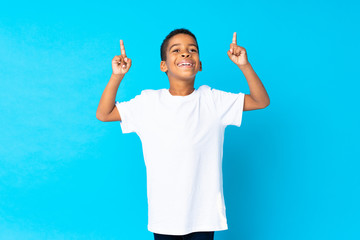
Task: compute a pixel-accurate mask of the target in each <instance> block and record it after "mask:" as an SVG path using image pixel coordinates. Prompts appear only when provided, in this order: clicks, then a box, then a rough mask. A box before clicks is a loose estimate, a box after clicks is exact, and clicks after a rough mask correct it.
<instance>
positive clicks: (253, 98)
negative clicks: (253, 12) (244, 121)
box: [228, 33, 270, 111]
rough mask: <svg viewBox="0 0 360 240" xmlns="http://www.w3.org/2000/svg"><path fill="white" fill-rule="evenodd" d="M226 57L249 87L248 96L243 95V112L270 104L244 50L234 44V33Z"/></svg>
mask: <svg viewBox="0 0 360 240" xmlns="http://www.w3.org/2000/svg"><path fill="white" fill-rule="evenodd" d="M228 56H229V58H230V59H231V60H232V61H233V62H234V63H235V64H236V65H237V66H238V67H239V68H240V70H241V71H242V72H243V74H244V76H245V78H246V80H247V82H248V85H249V89H250V95H249V94H245V100H244V111H249V110H256V109H261V108H265V107H267V106H268V105H269V104H270V98H269V95H268V94H267V92H266V90H265V88H264V86H263V84H262V82H261V80H260V78H259V77H258V76H257V74H256V73H255V71H254V69H253V68H252V66H251V64H250V63H249V61H248V59H247V54H246V50H245V48H243V47H240V46H238V45H237V44H236V33H234V36H233V42H232V43H231V44H230V50H229V51H228Z"/></svg>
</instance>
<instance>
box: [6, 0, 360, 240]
mask: <svg viewBox="0 0 360 240" xmlns="http://www.w3.org/2000/svg"><path fill="white" fill-rule="evenodd" d="M0 9H1V10H0V81H1V82H0V86H1V90H0V109H1V115H0V133H1V137H0V239H4V240H13V239H16V240H18V239H19V240H20V239H21V240H23V239H29V240H33V239H34V240H35V239H52V240H59V239H79V240H80V239H81V240H83V239H84V240H85V239H87V240H88V239H93V240H100V239H107V240H109V239H153V236H152V233H150V232H149V231H148V230H147V197H146V171H145V170H146V169H145V164H144V162H143V155H142V149H141V141H140V139H139V137H138V136H137V135H136V134H135V133H131V134H122V132H121V128H120V125H119V122H107V123H104V122H101V121H99V120H97V119H96V109H97V106H98V104H99V100H100V97H101V94H102V92H103V90H104V88H105V86H106V84H107V82H108V81H109V78H110V75H111V72H112V69H111V60H112V58H113V57H114V56H115V55H119V54H120V46H119V39H123V40H124V44H125V48H126V51H127V55H128V57H129V58H131V59H132V60H133V65H132V68H131V70H130V72H129V73H128V74H127V76H126V78H125V79H124V80H123V81H122V83H121V85H120V88H119V91H118V94H117V97H116V100H118V101H126V100H130V99H131V98H133V97H134V96H135V95H136V94H139V93H140V92H141V90H143V89H160V88H168V87H169V82H168V79H167V78H166V76H165V74H164V73H162V72H161V71H160V68H159V65H160V51H159V50H160V44H161V42H162V40H163V39H164V38H165V36H166V35H167V34H168V33H169V32H170V31H171V30H173V29H175V28H179V27H185V28H188V29H190V30H191V31H192V32H194V34H195V35H196V36H197V38H198V43H199V46H200V57H201V60H202V62H203V72H200V73H199V74H198V76H197V77H196V82H195V87H196V88H198V87H199V86H200V85H203V84H206V85H209V86H211V87H213V88H217V89H220V90H224V91H229V92H233V93H238V92H244V93H247V94H248V93H249V88H248V85H247V81H246V79H245V78H244V76H243V74H242V72H241V71H240V70H239V69H238V68H237V67H236V66H235V65H234V64H233V63H232V62H231V61H230V60H229V58H228V56H227V54H226V51H227V50H228V49H229V46H230V43H231V40H232V34H233V32H234V31H236V32H237V35H238V45H240V46H243V47H245V48H246V50H247V52H248V58H249V61H250V63H251V64H252V66H253V68H254V69H255V71H256V73H257V74H258V76H259V77H260V79H261V80H262V82H263V84H264V86H265V88H266V90H267V92H268V94H269V96H270V99H271V103H270V106H269V107H267V108H266V109H262V110H256V111H248V112H244V115H243V122H242V125H241V127H240V128H237V127H235V126H229V127H228V128H227V129H226V132H225V143H224V159H223V172H224V194H225V202H226V207H227V208H226V211H227V217H228V225H229V230H227V231H220V232H216V234H215V239H217V240H222V239H247V240H248V239H249V240H288V239H292V240H298V239H299V240H303V239H308V240H309V239H317V240H318V239H330V240H332V239H347V240H352V239H354V240H355V239H360V204H359V202H360V176H359V170H360V164H359V160H360V152H359V133H360V131H359V122H360V121H359V120H360V119H359V114H358V113H359V97H358V93H359V87H360V84H359V80H360V78H359V74H358V69H359V63H360V61H359V56H360V51H359V42H360V39H359V23H360V19H359V15H358V13H359V12H360V8H359V3H358V1H315V2H314V1H309V0H305V1H304V0H302V1H220V2H219V1H214V2H212V1H210V2H209V1H201V2H197V1H187V2H177V1H173V2H172V1H143V2H134V3H132V2H131V1H111V2H110V1H102V2H88V1H86V2H85V1H84V2H76V1H65V2H59V1H57V2H51V3H49V2H45V1H44V2H31V3H30V2H25V1H17V2H14V3H13V4H9V3H6V4H5V3H2V6H1V8H0Z"/></svg>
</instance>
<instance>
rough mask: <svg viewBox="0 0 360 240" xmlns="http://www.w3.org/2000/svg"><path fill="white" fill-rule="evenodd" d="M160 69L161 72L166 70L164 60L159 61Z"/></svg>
mask: <svg viewBox="0 0 360 240" xmlns="http://www.w3.org/2000/svg"><path fill="white" fill-rule="evenodd" d="M160 70H161V71H162V72H167V70H168V69H167V66H166V62H165V61H161V62H160Z"/></svg>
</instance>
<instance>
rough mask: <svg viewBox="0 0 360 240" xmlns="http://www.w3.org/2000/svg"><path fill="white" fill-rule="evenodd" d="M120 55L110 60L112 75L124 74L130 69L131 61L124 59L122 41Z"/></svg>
mask: <svg viewBox="0 0 360 240" xmlns="http://www.w3.org/2000/svg"><path fill="white" fill-rule="evenodd" d="M120 50H121V55H118V56H115V57H114V58H113V60H112V69H113V74H125V73H127V72H128V71H129V69H130V67H131V59H130V58H127V57H126V53H125V47H124V41H123V40H120Z"/></svg>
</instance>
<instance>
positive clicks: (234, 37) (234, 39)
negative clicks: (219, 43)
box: [232, 32, 236, 44]
mask: <svg viewBox="0 0 360 240" xmlns="http://www.w3.org/2000/svg"><path fill="white" fill-rule="evenodd" d="M232 43H235V44H236V32H234V35H233V40H232Z"/></svg>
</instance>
